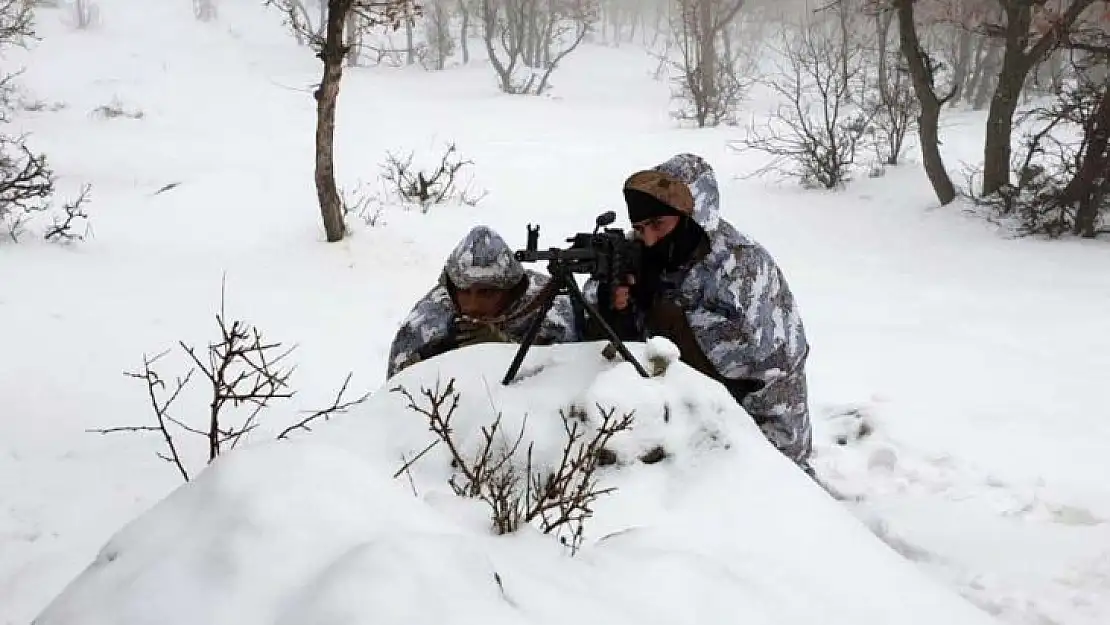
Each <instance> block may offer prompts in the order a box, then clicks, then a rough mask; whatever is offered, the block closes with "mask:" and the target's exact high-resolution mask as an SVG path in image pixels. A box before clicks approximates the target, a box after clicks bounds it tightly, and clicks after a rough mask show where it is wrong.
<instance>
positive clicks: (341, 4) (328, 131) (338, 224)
mask: <svg viewBox="0 0 1110 625" xmlns="http://www.w3.org/2000/svg"><path fill="white" fill-rule="evenodd" d="M351 2H352V0H329V1H328V11H327V27H326V34H325V39H324V47H323V49H322V50H320V59H321V60H322V61H323V62H324V76H323V79H322V80H321V81H320V88H319V89H318V90H317V91H316V195H317V198H318V199H319V201H320V216H321V217H323V220H324V232H325V234H326V235H327V240H328V242H329V243H334V242H336V241H340V240H342V239H343V236H344V235H345V234H346V227H345V226H344V224H343V201H342V200H341V199H340V197H339V190H338V189H337V188H336V186H335V108H336V103H337V102H338V100H339V82H340V80H341V79H342V78H343V57H344V52H345V49H344V45H343V25H344V22H345V21H346V17H347V14H348V13H349V12H350V10H351Z"/></svg>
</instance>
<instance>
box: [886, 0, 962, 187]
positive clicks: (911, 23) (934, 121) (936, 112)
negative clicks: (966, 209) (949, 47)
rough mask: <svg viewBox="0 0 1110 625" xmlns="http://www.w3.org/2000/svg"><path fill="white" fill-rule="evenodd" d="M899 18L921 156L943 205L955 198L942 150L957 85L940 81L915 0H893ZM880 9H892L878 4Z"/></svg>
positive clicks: (899, 31) (900, 36)
mask: <svg viewBox="0 0 1110 625" xmlns="http://www.w3.org/2000/svg"><path fill="white" fill-rule="evenodd" d="M893 6H894V10H895V11H896V15H897V18H898V42H899V47H900V48H901V51H902V57H903V58H904V59H905V61H906V69H907V71H908V72H909V75H910V80H911V81H912V83H913V91H914V94H915V95H916V97H917V101H918V103H919V104H920V106H921V115H920V116H919V117H918V123H917V136H918V141H919V143H920V144H921V157H922V161H923V162H924V164H925V175H926V176H928V177H929V183H930V184H932V186H933V191H934V192H935V193H936V195H937V199H938V200H940V203H941V204H942V205H945V204H949V203H950V202H952V200H955V199H956V185H954V184H952V178H951V177H950V176H949V175H948V170H947V169H946V168H945V166H944V159H943V157H942V156H941V154H940V111H941V107H943V106H944V105H945V104H947V103H948V102H949V101H951V100H952V98H954V97H956V92H957V89H958V85H956V84H953V85H952V86H950V87H949V88H948V89H946V90H944V91H943V92H942V91H940V89H941V87H939V86H938V84H937V82H938V81H937V79H938V73H939V72H938V68H937V63H936V61H935V59H934V57H933V56H931V55H930V54H929V52H928V51H927V50H926V49H925V48H924V47H923V46H922V44H921V39H920V37H919V36H918V32H917V22H916V15H915V13H914V0H893ZM878 8H879V10H889V9H887V8H886V7H885V6H884V5H881V4H880V5H879V7H878Z"/></svg>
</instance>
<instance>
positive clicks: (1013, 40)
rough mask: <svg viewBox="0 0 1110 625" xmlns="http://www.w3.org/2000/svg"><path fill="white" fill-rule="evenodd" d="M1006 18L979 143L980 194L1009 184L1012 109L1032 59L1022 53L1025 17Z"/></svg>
mask: <svg viewBox="0 0 1110 625" xmlns="http://www.w3.org/2000/svg"><path fill="white" fill-rule="evenodd" d="M1007 20H1008V23H1007V30H1008V31H1010V32H1008V33H1007V37H1006V47H1005V49H1004V50H1003V52H1002V70H1001V71H1000V72H999V73H998V84H997V85H996V86H995V88H994V95H993V96H991V105H990V109H989V112H988V113H987V137H986V142H985V144H984V145H983V189H982V194H983V195H984V196H987V195H990V194H992V193H994V192H996V191H998V190H999V189H1001V188H1002V187H1003V186H1005V185H1007V184H1009V183H1010V136H1011V135H1012V134H1013V130H1014V112H1015V111H1017V107H1018V103H1019V99H1020V98H1021V91H1022V87H1023V86H1024V85H1025V78H1026V76H1028V75H1029V70H1030V69H1032V67H1033V61H1034V59H1033V58H1031V57H1030V56H1029V55H1027V54H1026V52H1025V43H1026V40H1027V39H1028V35H1026V33H1027V32H1028V29H1029V20H1028V18H1026V19H1021V18H1020V17H1017V16H1015V15H1013V14H1012V13H1011V15H1010V16H1008V17H1007ZM1009 22H1013V23H1012V24H1011V23H1009ZM1018 29H1024V31H1022V30H1018Z"/></svg>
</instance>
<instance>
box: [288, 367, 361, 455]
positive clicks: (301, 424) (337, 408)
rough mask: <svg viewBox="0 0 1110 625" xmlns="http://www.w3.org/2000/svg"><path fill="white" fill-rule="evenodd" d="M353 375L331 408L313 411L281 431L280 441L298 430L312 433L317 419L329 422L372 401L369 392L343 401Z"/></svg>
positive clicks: (348, 377) (341, 388)
mask: <svg viewBox="0 0 1110 625" xmlns="http://www.w3.org/2000/svg"><path fill="white" fill-rule="evenodd" d="M352 375H353V373H348V374H347V377H346V378H344V379H343V386H341V387H340V388H339V392H338V393H336V395H335V400H333V401H332V403H331V405H330V406H328V407H327V408H324V409H321V410H316V411H313V412H312V413H311V414H309V415H308V416H307V417H305V418H304V419H301V420H300V421H298V422H297V423H294V424H293V425H291V426H289V427H287V428H285V429H284V430H282V431H281V433H280V434H278V435H277V437H278V439H283V438H288V437H289V434H290V433H292V432H294V431H296V430H304V431H306V432H311V431H312V428H310V427H309V424H310V423H312V422H313V421H315V420H317V419H323V420H325V421H327V420H328V419H330V418H331V416H332V415H335V414H342V413H345V412H347V411H348V410H350V409H351V407H352V406H357V405H358V404H361V403H363V402H365V401H366V400H367V399H370V395H371V392H370V391H367V392H366V393H363V394H362V395H360V396H359V397H358V398H356V399H352V400H350V401H343V395H344V393H346V392H347V385H348V384H350V383H351V376H352Z"/></svg>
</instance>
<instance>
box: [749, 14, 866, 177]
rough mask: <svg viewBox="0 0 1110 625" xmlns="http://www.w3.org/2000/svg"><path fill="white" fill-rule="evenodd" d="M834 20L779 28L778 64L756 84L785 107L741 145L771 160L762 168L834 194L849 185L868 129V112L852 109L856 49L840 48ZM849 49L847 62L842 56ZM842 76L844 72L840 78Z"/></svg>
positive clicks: (859, 72)
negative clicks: (774, 96) (760, 85)
mask: <svg viewBox="0 0 1110 625" xmlns="http://www.w3.org/2000/svg"><path fill="white" fill-rule="evenodd" d="M839 33H840V23H839V21H838V20H836V19H830V18H828V17H822V16H813V17H811V18H809V19H807V20H806V21H805V23H803V24H801V25H800V26H799V27H797V28H796V29H784V30H783V34H782V45H781V47H780V49H779V50H777V52H776V54H777V56H778V57H779V58H780V59H781V61H780V65H779V67H778V68H777V70H776V71H775V72H773V73H772V74H771V75H770V76H769V77H766V78H763V79H761V80H762V82H764V84H766V86H767V87H768V88H769V89H771V90H772V91H773V92H775V93H776V94H777V95H779V96H781V97H782V99H783V100H784V101H785V102H784V103H783V104H780V105H779V106H778V108H777V109H776V110H775V111H774V112H773V113H772V114H771V116H770V119H769V120H768V121H767V122H766V123H764V124H760V125H755V124H753V125H752V126H750V127H749V129H748V134H747V136H746V137H745V138H743V139H741V140H740V141H738V142H737V144H738V145H739V146H743V147H746V148H749V149H754V150H758V151H761V152H765V153H767V154H769V155H771V156H772V157H773V160H772V162H771V164H770V165H769V166H768V167H767V169H776V170H779V171H781V172H782V173H784V174H787V175H790V176H797V177H798V178H800V179H801V181H802V183H803V184H805V185H807V186H808V185H814V186H820V187H824V188H826V189H835V188H837V187H840V186H841V185H843V184H844V183H845V182H847V181H849V180H850V179H851V172H852V167H853V165H854V164H855V161H856V156H857V151H858V147H859V145H860V142H861V141H862V140H863V138H864V137H865V136H866V135H867V134H868V133H869V132H870V130H871V115H872V114H873V111H870V110H868V109H867V108H866V107H859V106H855V105H853V104H852V103H851V99H852V95H853V93H856V92H858V90H859V85H858V83H859V81H860V80H861V78H862V69H861V68H862V63H861V57H862V55H863V53H864V51H863V49H862V48H860V47H855V46H852V47H848V48H844V47H843V46H842V44H841V38H840V34H839ZM845 51H847V53H848V55H849V56H848V58H847V59H844V58H843V56H842V55H843V54H844V53H845ZM846 72H847V73H846Z"/></svg>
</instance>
